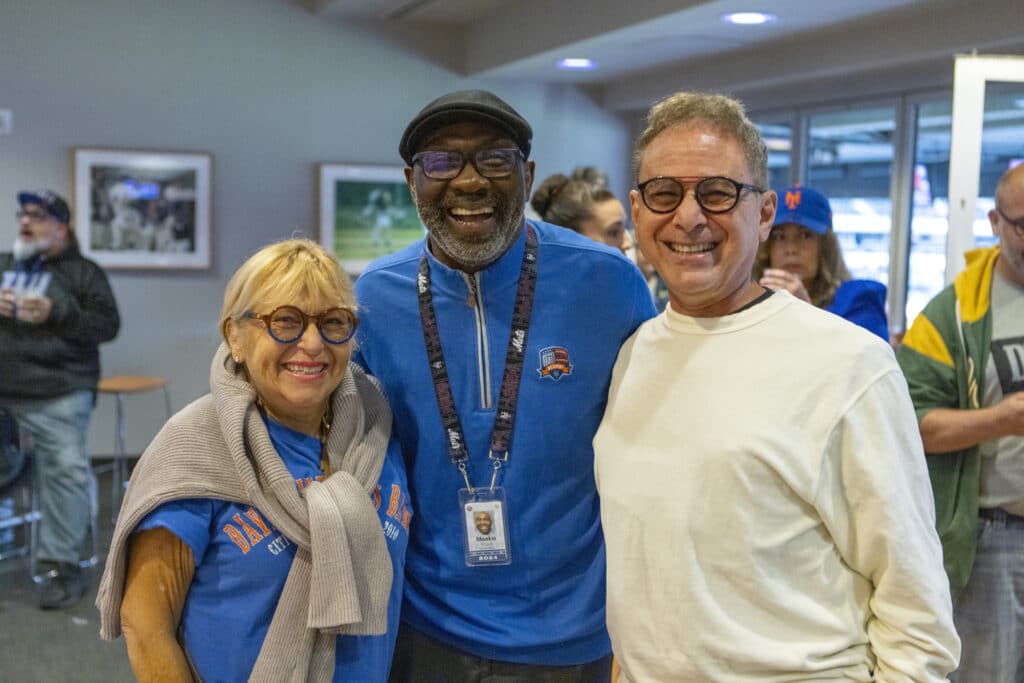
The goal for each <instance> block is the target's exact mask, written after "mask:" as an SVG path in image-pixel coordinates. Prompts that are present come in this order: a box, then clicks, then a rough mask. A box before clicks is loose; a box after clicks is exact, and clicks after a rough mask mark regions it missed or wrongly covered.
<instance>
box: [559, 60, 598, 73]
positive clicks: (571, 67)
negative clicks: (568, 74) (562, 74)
mask: <svg viewBox="0 0 1024 683" xmlns="http://www.w3.org/2000/svg"><path fill="white" fill-rule="evenodd" d="M558 68H559V69H566V70H568V71H590V70H591V69H596V68H597V62H595V61H594V60H593V59H587V58H586V57H566V58H565V59H559V60H558Z"/></svg>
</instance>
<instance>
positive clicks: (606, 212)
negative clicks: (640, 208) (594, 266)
mask: <svg viewBox="0 0 1024 683" xmlns="http://www.w3.org/2000/svg"><path fill="white" fill-rule="evenodd" d="M530 205H531V206H532V207H533V210H534V211H536V212H537V215H538V216H540V217H541V219H542V220H544V221H546V222H548V223H554V224H555V225H561V226H562V227H565V228H569V229H570V230H574V231H575V232H578V233H580V234H581V235H584V236H586V237H589V238H590V239H592V240H594V241H595V242H600V243H602V244H607V245H608V246H609V247H613V248H615V249H619V250H620V251H622V252H623V253H625V250H626V247H627V244H626V210H625V209H624V208H623V206H622V202H620V201H619V200H618V199H616V198H615V195H614V194H612V193H611V192H610V191H608V190H606V189H596V188H594V187H593V186H591V185H590V184H588V183H586V182H584V181H580V180H573V179H572V178H569V177H567V176H564V175H562V174H561V173H556V174H555V175H552V176H549V177H547V178H545V179H544V181H543V182H542V183H541V184H540V186H539V187H538V188H537V191H536V192H534V193H533V198H532V199H531V200H530Z"/></svg>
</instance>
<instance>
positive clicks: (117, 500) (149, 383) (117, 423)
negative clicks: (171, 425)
mask: <svg viewBox="0 0 1024 683" xmlns="http://www.w3.org/2000/svg"><path fill="white" fill-rule="evenodd" d="M96 388H97V390H99V392H100V393H101V394H113V396H114V399H115V401H116V403H115V404H114V459H113V463H112V465H111V472H112V482H111V492H110V510H111V520H112V521H113V520H116V519H117V513H118V512H119V511H120V508H121V494H122V492H123V491H124V487H125V485H126V484H127V483H128V463H127V459H128V457H129V456H128V448H127V446H126V445H125V441H126V440H125V435H124V432H125V421H124V397H125V395H127V394H141V393H145V392H147V391H153V390H155V389H162V390H163V392H164V407H165V408H166V411H167V418H168V419H170V417H171V392H170V391H169V389H168V388H167V378H166V377H154V376H149V375H115V376H114V377H107V378H106V379H101V380H100V382H99V384H98V385H97V387H96Z"/></svg>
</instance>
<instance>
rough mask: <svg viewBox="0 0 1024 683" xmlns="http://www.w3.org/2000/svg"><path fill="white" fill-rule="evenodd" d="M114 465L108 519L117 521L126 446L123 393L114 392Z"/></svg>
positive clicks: (123, 476) (125, 468) (123, 478)
mask: <svg viewBox="0 0 1024 683" xmlns="http://www.w3.org/2000/svg"><path fill="white" fill-rule="evenodd" d="M114 400H115V404H114V465H113V467H112V468H111V478H112V481H111V482H110V521H111V522H117V513H118V512H120V511H121V492H122V490H123V489H124V482H125V480H126V479H127V477H126V476H125V472H126V470H127V467H126V466H125V462H124V459H125V457H127V455H126V454H127V451H128V447H127V446H126V445H125V444H126V443H127V441H126V439H125V435H124V394H122V393H121V392H117V393H116V394H114Z"/></svg>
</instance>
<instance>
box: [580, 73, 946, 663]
mask: <svg viewBox="0 0 1024 683" xmlns="http://www.w3.org/2000/svg"><path fill="white" fill-rule="evenodd" d="M635 159H636V164H637V165H636V169H637V179H638V185H637V189H636V190H634V191H633V192H632V193H630V203H631V206H632V210H633V222H634V224H635V225H636V229H637V237H638V241H639V244H640V248H641V250H642V251H643V252H644V254H645V255H646V256H647V258H648V259H649V260H650V261H651V263H653V264H654V266H655V268H656V269H657V270H658V272H659V273H660V274H661V276H662V277H663V278H664V280H665V282H666V284H667V286H668V289H669V292H670V305H669V307H668V308H666V309H665V312H664V313H662V314H661V315H659V316H658V317H657V318H655V319H653V320H650V321H648V322H646V323H644V324H643V325H642V326H641V327H640V329H639V330H638V331H637V332H636V333H635V334H634V335H633V336H632V337H631V338H630V339H629V340H628V341H627V342H626V344H625V345H623V347H622V350H621V352H620V353H619V357H618V360H617V362H616V364H615V370H614V374H613V375H612V384H611V388H610V390H609V395H608V407H607V410H606V411H605V415H604V419H603V420H602V422H601V426H600V429H599V430H598V432H597V435H596V436H595V438H594V450H595V454H596V461H595V473H596V476H597V481H598V490H599V491H600V494H601V521H602V524H603V526H604V531H605V540H606V543H607V547H608V630H609V632H610V634H611V638H612V644H613V646H614V649H615V655H616V659H617V661H618V662H619V664H620V665H621V667H622V673H623V676H624V677H625V680H626V681H631V682H633V683H641V682H643V683H648V682H654V681H657V682H659V683H660V682H662V681H680V682H682V681H694V682H696V681H701V682H708V681H721V682H723V683H725V682H728V683H745V682H753V681H807V680H812V679H814V680H849V681H879V682H883V681H915V682H916V683H926V682H938V681H944V680H945V677H946V674H947V673H948V672H949V671H951V670H952V669H953V668H955V666H956V658H957V655H958V653H959V641H958V640H957V637H956V633H955V632H954V630H953V624H952V614H951V606H950V598H949V589H948V584H947V582H946V577H945V575H944V574H943V572H942V568H941V562H942V559H941V548H940V545H939V540H938V537H937V535H936V533H935V528H934V521H935V519H934V516H933V508H932V502H931V496H930V491H929V488H928V481H927V474H926V472H925V466H924V454H923V453H922V451H921V443H920V439H918V437H917V435H916V434H915V432H914V416H913V407H912V405H911V402H910V397H909V396H908V395H907V389H906V383H905V382H904V380H903V377H902V374H901V373H900V370H899V367H898V366H897V365H896V362H895V358H894V357H893V353H892V350H891V348H890V347H889V346H888V344H886V343H883V342H881V341H880V340H879V339H878V338H877V337H875V336H873V335H871V334H870V333H868V332H866V331H865V330H863V329H861V328H859V327H856V326H853V325H848V324H846V323H844V322H842V321H841V320H839V319H838V318H837V317H836V316H834V315H831V314H829V313H825V312H824V311H821V310H819V309H817V308H815V307H813V306H807V305H805V304H803V303H801V302H799V301H798V300H797V299H796V298H795V297H793V296H792V295H790V294H789V293H788V292H787V291H785V290H779V291H776V292H772V291H771V290H768V289H765V288H764V287H762V286H761V285H759V284H758V283H757V282H755V281H754V280H753V278H752V270H751V268H752V266H753V262H754V257H755V255H756V253H757V248H758V244H759V243H760V242H761V241H763V240H764V239H766V238H767V237H768V233H769V231H770V230H771V228H772V225H773V219H774V217H775V209H776V195H775V193H774V192H772V191H771V190H767V189H765V187H766V181H767V175H768V170H767V151H766V149H765V145H764V142H763V140H762V139H761V136H760V134H759V133H758V131H757V128H756V127H755V126H754V125H753V124H752V123H751V122H750V120H749V119H748V118H747V116H746V114H745V112H744V110H743V107H742V105H740V104H739V103H738V102H736V101H735V100H732V99H730V98H727V97H723V96H720V95H704V94H699V93H677V94H675V95H672V96H671V97H669V98H667V99H666V100H664V101H662V102H660V103H658V104H656V105H655V106H654V107H653V108H652V109H651V111H650V113H649V115H648V122H647V127H646V129H645V130H644V131H643V133H641V135H640V138H639V140H638V141H637V144H636V156H635ZM652 587H656V589H652Z"/></svg>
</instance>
